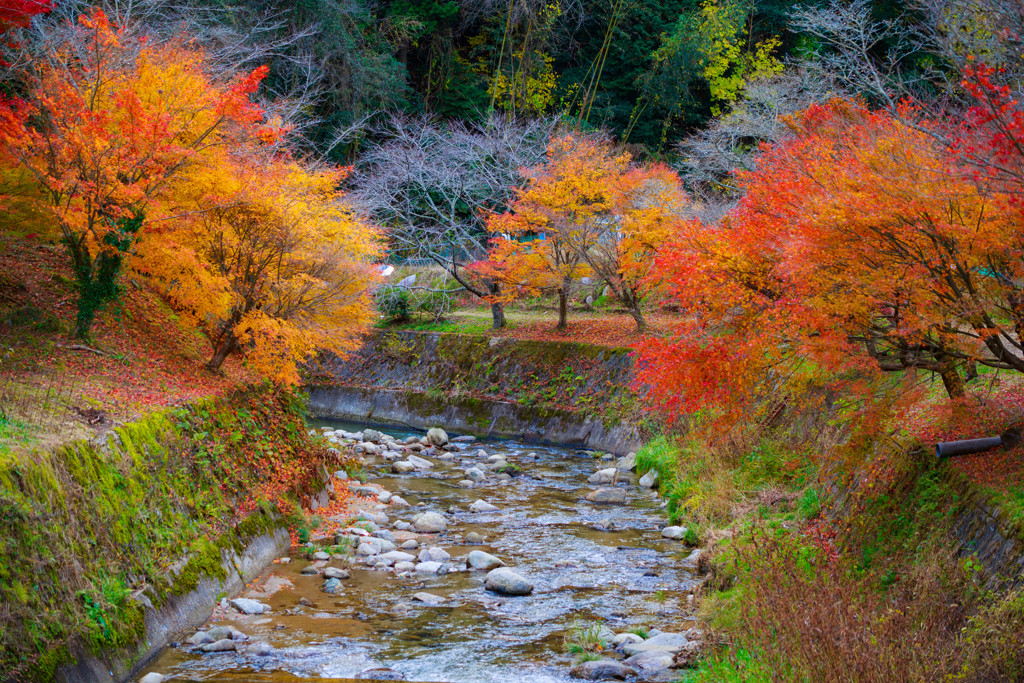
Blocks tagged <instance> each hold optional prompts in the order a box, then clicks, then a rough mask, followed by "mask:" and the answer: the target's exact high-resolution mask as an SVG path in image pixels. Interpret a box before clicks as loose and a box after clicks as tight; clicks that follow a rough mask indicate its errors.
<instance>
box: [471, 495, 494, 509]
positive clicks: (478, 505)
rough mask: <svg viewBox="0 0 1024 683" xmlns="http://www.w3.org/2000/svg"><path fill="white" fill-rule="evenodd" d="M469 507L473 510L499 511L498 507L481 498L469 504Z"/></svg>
mask: <svg viewBox="0 0 1024 683" xmlns="http://www.w3.org/2000/svg"><path fill="white" fill-rule="evenodd" d="M469 509H470V510H472V511H473V512H499V510H498V508H497V507H496V506H494V505H491V504H490V503H488V502H487V501H486V500H480V499H479V498H478V499H477V500H475V501H473V503H472V504H471V505H470V506H469Z"/></svg>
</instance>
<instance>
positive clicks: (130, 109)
mask: <svg viewBox="0 0 1024 683" xmlns="http://www.w3.org/2000/svg"><path fill="white" fill-rule="evenodd" d="M75 30H76V31H77V33H74V34H72V35H73V39H72V40H68V41H64V42H57V43H54V45H52V46H51V47H49V48H48V49H46V50H45V51H44V53H43V54H39V55H36V56H35V57H36V58H35V59H34V60H33V62H32V66H31V68H30V69H29V70H28V72H27V73H26V74H25V75H24V78H25V80H26V82H27V83H26V85H27V88H28V91H29V95H28V97H26V98H25V99H6V98H2V97H0V152H2V156H3V160H4V161H5V162H6V165H7V166H8V169H9V170H8V171H6V172H5V173H4V179H5V180H8V179H17V178H19V177H21V178H24V177H26V176H28V177H31V178H32V180H33V181H34V183H35V186H36V188H35V189H34V190H29V191H26V192H25V193H24V195H23V198H24V199H26V200H28V201H30V202H33V201H34V203H35V204H36V205H37V208H38V209H39V210H41V211H44V212H45V213H47V214H48V215H49V216H51V217H52V218H51V220H53V222H54V223H55V224H56V225H57V226H58V227H59V229H60V235H61V239H62V241H63V243H64V245H65V247H66V248H67V250H68V255H69V257H70V261H71V265H72V269H73V272H74V274H75V277H76V280H77V281H78V290H79V306H78V317H77V321H76V327H75V334H76V336H80V337H87V336H88V335H89V331H90V328H91V326H92V322H93V319H94V317H95V313H96V311H97V310H99V309H100V308H102V306H103V305H105V304H106V303H107V302H109V301H110V300H112V299H113V298H115V297H116V295H117V291H118V285H117V278H118V273H119V272H120V269H121V264H122V260H123V259H124V258H125V257H126V255H127V254H129V253H130V252H131V250H132V249H133V247H134V244H135V241H136V240H137V238H138V236H139V234H140V232H142V231H144V228H145V221H146V218H151V217H152V216H151V209H152V204H153V203H154V200H155V199H156V197H157V196H158V195H159V194H160V193H161V192H163V191H164V190H165V188H166V185H167V183H168V182H169V181H170V180H171V179H172V178H174V176H176V175H177V174H178V173H180V172H181V171H182V170H183V169H185V168H187V167H188V166H189V165H190V164H191V163H193V162H194V161H195V160H196V159H198V158H200V157H202V155H203V154H205V153H206V152H207V151H209V150H211V149H214V148H217V147H219V146H222V145H225V144H232V143H234V142H236V141H238V140H244V139H247V138H250V137H254V136H259V135H265V134H268V131H267V130H266V129H264V128H263V113H262V111H261V110H260V109H259V107H257V106H256V105H255V104H254V103H253V102H252V101H251V99H250V96H251V95H252V93H253V92H255V90H256V88H257V87H258V86H259V83H260V81H261V79H262V78H263V76H264V75H265V74H266V68H265V67H264V68H260V69H257V70H256V71H254V72H253V73H251V74H249V75H246V76H241V77H238V78H236V79H234V80H228V79H216V78H213V77H211V76H210V75H209V70H208V69H207V64H206V63H205V56H204V55H203V54H202V52H200V51H198V50H195V49H193V48H191V47H188V46H186V45H184V44H183V43H182V42H180V41H179V42H171V43H166V44H162V45H150V44H148V43H145V42H139V41H131V40H127V39H126V38H125V37H124V35H123V34H122V31H121V29H120V28H118V27H116V26H114V25H112V24H111V23H110V22H109V20H108V19H107V17H106V15H105V14H104V13H103V12H101V11H99V10H95V11H93V12H92V13H90V14H87V15H83V16H81V17H80V18H79V24H78V26H77V27H76V29H75ZM5 184H6V183H5ZM5 189H6V188H5Z"/></svg>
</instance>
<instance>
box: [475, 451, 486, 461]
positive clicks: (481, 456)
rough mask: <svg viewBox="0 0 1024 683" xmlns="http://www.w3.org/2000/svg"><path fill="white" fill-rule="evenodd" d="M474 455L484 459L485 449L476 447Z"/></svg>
mask: <svg viewBox="0 0 1024 683" xmlns="http://www.w3.org/2000/svg"><path fill="white" fill-rule="evenodd" d="M476 457H478V458H480V459H481V460H483V459H485V458H486V457H487V451H485V450H484V449H482V448H481V449H478V450H477V452H476Z"/></svg>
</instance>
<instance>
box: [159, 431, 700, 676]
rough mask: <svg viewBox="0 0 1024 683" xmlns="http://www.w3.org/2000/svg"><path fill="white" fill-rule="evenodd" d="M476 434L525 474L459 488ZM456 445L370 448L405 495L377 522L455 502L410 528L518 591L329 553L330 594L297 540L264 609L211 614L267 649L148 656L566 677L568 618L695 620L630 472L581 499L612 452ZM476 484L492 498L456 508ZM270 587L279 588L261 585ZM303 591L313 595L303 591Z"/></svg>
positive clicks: (686, 588)
mask: <svg viewBox="0 0 1024 683" xmlns="http://www.w3.org/2000/svg"><path fill="white" fill-rule="evenodd" d="M323 424H329V423H323ZM335 426H336V425H335ZM340 428H345V429H352V428H353V427H350V426H341V427H340ZM389 433H391V434H393V435H394V436H396V437H401V436H404V435H405V434H401V433H399V432H397V431H394V430H390V432H389ZM480 448H482V449H484V450H486V451H487V453H488V454H489V455H491V454H496V453H498V454H503V455H505V456H506V458H507V460H508V461H509V462H510V463H513V464H517V465H518V466H519V467H521V468H522V470H523V474H522V475H521V476H518V477H515V478H514V479H513V480H512V481H511V482H509V483H507V484H504V485H502V484H500V483H499V482H498V481H497V480H496V479H495V477H494V475H493V474H492V475H490V477H489V479H488V480H487V481H486V482H485V483H484V485H483V486H481V487H479V488H474V489H463V488H459V487H457V486H456V485H455V483H456V482H457V481H459V480H460V479H463V478H464V476H463V474H462V471H461V468H466V467H469V466H471V465H474V464H478V463H480V462H481V459H480V458H477V457H476V456H475V453H476V451H477V449H480ZM530 454H536V456H535V457H534V456H530ZM458 455H459V459H458V460H456V461H454V462H452V463H444V462H442V461H440V460H438V459H436V458H431V460H432V461H433V462H435V463H436V465H435V467H434V469H433V470H432V471H430V472H428V473H425V474H424V473H413V474H408V475H393V474H390V473H389V472H388V471H387V467H388V466H387V465H385V464H383V463H381V462H380V461H379V460H374V459H371V460H370V466H369V467H368V470H369V471H370V473H371V479H370V481H372V482H374V483H378V484H380V485H382V486H384V488H386V489H387V490H389V491H392V492H394V493H398V494H399V495H401V496H402V497H403V498H405V499H406V500H407V501H408V502H409V503H411V504H412V507H410V508H395V507H392V506H388V508H387V510H386V513H387V514H388V516H389V517H390V522H389V524H388V525H385V528H390V524H391V523H393V522H395V521H396V520H399V519H402V520H406V521H410V520H411V519H412V517H413V516H414V515H415V514H417V513H419V512H422V511H424V510H435V511H438V512H446V511H448V510H449V508H452V507H454V508H457V511H456V512H454V513H453V514H447V518H448V520H449V529H448V532H447V534H439V535H436V537H435V538H433V539H431V538H430V537H429V536H427V535H422V536H420V537H419V538H420V541H421V546H429V545H438V546H440V547H442V548H444V549H445V550H447V551H448V552H449V553H450V554H451V555H452V563H453V564H457V563H458V562H459V559H460V558H461V557H463V556H465V555H467V554H468V553H469V552H470V551H471V550H477V549H479V550H485V551H487V552H490V553H492V554H494V555H497V556H498V557H500V558H501V559H502V560H504V561H505V562H506V563H507V565H508V566H509V567H510V568H512V569H514V570H515V571H517V572H519V573H520V574H522V575H523V576H526V577H527V578H528V579H529V580H530V581H531V582H532V583H533V584H534V591H533V593H532V594H531V595H529V596H525V597H504V596H500V595H497V594H495V593H491V592H489V591H487V590H485V589H484V588H483V576H484V574H485V573H486V572H480V571H471V572H456V573H449V574H445V575H440V576H422V575H418V576H416V577H413V578H401V577H397V576H395V574H394V573H393V572H384V571H379V570H374V569H371V568H367V567H364V566H362V565H358V564H354V563H346V562H340V561H332V562H331V564H332V565H333V566H338V567H346V568H348V569H349V570H350V571H351V572H352V578H351V579H349V580H346V581H343V582H342V583H343V584H344V587H343V590H342V591H341V592H339V593H338V594H335V595H330V594H327V593H324V592H322V591H321V590H320V589H321V586H322V585H323V578H322V577H320V576H303V575H301V574H300V570H301V569H302V568H303V567H304V566H306V565H307V564H309V562H308V561H306V560H303V559H299V558H300V552H299V549H297V548H296V549H292V556H293V557H294V558H295V559H293V560H292V561H291V562H290V563H288V564H275V565H273V566H272V567H271V568H270V569H269V570H268V571H267V572H266V573H265V574H264V575H263V576H262V577H261V578H260V579H259V580H258V581H256V582H254V584H253V585H252V586H251V587H250V590H249V591H247V592H246V593H245V594H244V595H248V596H251V597H256V598H257V599H259V600H261V601H262V602H264V603H266V604H268V605H270V607H271V609H272V611H271V612H270V613H269V614H264V615H258V616H242V615H239V614H237V613H236V612H234V611H233V610H228V611H227V612H226V613H225V614H224V615H223V618H220V619H219V620H217V621H216V623H220V624H232V625H234V626H236V627H237V628H238V629H239V630H241V631H243V632H245V633H246V634H248V635H249V636H250V641H249V642H250V643H251V642H255V641H266V642H267V643H269V644H270V645H272V646H273V650H272V652H271V654H270V655H269V656H257V655H255V654H249V653H246V652H237V653H224V654H206V655H200V654H193V653H191V652H189V651H188V650H187V649H184V648H169V649H167V650H166V651H165V652H163V653H162V654H161V655H160V656H159V657H158V659H157V660H156V661H155V662H154V663H153V664H152V665H151V666H150V667H148V668H147V669H146V671H159V672H161V673H163V674H166V675H173V677H174V678H173V679H172V680H185V681H225V682H226V681H232V682H240V681H253V682H255V683H279V682H281V681H297V680H301V681H317V680H331V681H338V680H346V679H353V678H357V677H358V678H359V679H360V680H367V679H371V680H374V679H376V678H377V677H380V678H384V677H386V676H393V675H400V676H401V678H399V679H397V680H409V681H439V682H440V681H451V682H457V683H462V682H467V683H469V682H480V683H485V682H486V683H498V682H509V681H514V682H518V683H553V682H562V681H568V680H571V679H569V675H568V673H569V669H570V668H571V666H572V664H573V658H572V655H571V654H570V653H569V652H568V651H567V649H566V644H565V638H566V635H567V633H569V632H570V631H571V630H572V629H574V628H578V627H580V626H583V627H587V626H592V625H594V624H605V625H607V626H608V627H609V628H611V629H612V630H613V631H615V632H616V633H618V632H622V631H628V630H630V629H632V628H635V627H644V628H648V629H649V628H658V629H661V630H663V631H683V630H685V629H686V628H688V627H690V626H692V625H693V623H692V616H690V615H689V614H688V610H687V608H688V602H687V599H686V598H687V593H688V592H690V590H692V588H693V587H694V586H695V585H696V579H695V575H694V573H693V570H692V567H690V566H688V564H687V563H686V562H685V561H684V560H685V558H686V557H687V556H688V555H689V551H688V550H687V549H686V548H685V547H684V546H683V545H682V544H681V543H680V542H679V541H672V540H667V539H664V538H662V537H661V535H660V532H659V525H663V524H664V523H665V515H664V510H663V509H661V507H660V500H659V499H658V498H657V497H655V496H654V494H652V493H650V492H648V491H646V490H644V489H640V488H638V487H636V486H635V484H629V483H620V484H618V485H619V486H621V487H623V488H625V489H626V490H627V493H628V496H629V497H630V502H629V504H628V505H612V506H596V505H593V504H591V503H588V502H586V501H584V500H583V497H584V496H585V495H586V494H587V493H588V492H589V491H591V490H592V489H593V488H594V486H592V485H589V484H588V483H587V477H588V476H589V475H590V474H592V473H593V472H594V471H595V470H597V469H599V468H600V467H602V466H604V467H608V466H613V465H614V463H600V462H598V461H596V460H595V458H594V457H593V456H592V455H590V454H587V453H585V452H583V451H577V450H574V449H566V448H554V447H539V446H535V445H523V444H519V443H514V442H507V441H503V442H477V443H474V444H471V445H470V446H469V447H468V448H467V449H465V450H463V451H462V452H460V453H459V454H458ZM478 498H482V499H484V500H486V501H488V502H490V503H493V504H494V505H496V506H498V507H499V508H500V509H501V510H500V512H498V513H490V514H476V513H472V512H469V510H468V506H469V504H470V503H472V502H473V501H474V500H476V499H478ZM604 529H611V530H604ZM470 531H477V532H478V533H480V534H482V535H483V536H484V538H485V539H486V543H485V545H466V544H463V543H462V542H461V537H462V536H464V535H465V534H466V533H468V532H470ZM410 552H411V553H412V554H416V553H417V552H418V551H410ZM463 561H464V560H463ZM275 586H283V588H281V589H280V590H277V591H276V592H273V593H272V594H269V593H270V592H271V590H269V589H273V588H274V587H275ZM420 591H427V592H430V593H434V594H436V595H440V596H444V597H445V598H447V600H446V602H445V603H444V604H442V605H440V606H436V607H429V606H426V605H424V604H423V603H419V602H415V601H413V600H412V596H413V594H415V593H417V592H420ZM302 597H305V598H307V599H308V600H310V601H311V602H312V603H313V606H312V607H304V606H302V605H300V604H299V599H300V598H302ZM397 603H404V604H406V605H408V606H409V607H411V610H410V611H409V612H408V614H406V615H404V616H399V615H396V614H394V613H392V608H393V607H394V606H395V605H396V604H397ZM216 617H217V615H216V614H215V618H216ZM374 669H377V670H379V671H377V672H374V671H373V670H374ZM384 670H387V673H385V671H384Z"/></svg>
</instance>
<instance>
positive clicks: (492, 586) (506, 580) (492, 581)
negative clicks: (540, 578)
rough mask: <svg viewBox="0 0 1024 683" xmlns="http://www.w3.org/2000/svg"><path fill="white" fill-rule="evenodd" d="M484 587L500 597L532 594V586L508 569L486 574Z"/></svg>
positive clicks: (500, 568) (499, 569)
mask: <svg viewBox="0 0 1024 683" xmlns="http://www.w3.org/2000/svg"><path fill="white" fill-rule="evenodd" d="M484 587H485V588H487V590H489V591H494V592H495V593H500V594H501V595H529V594H530V593H532V592H533V584H532V583H530V582H529V581H527V580H526V579H525V578H523V577H522V576H520V575H519V574H517V573H515V572H514V571H512V570H511V569H509V568H508V567H499V568H498V569H492V570H491V571H490V572H488V574H487V577H486V578H485V579H484Z"/></svg>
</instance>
